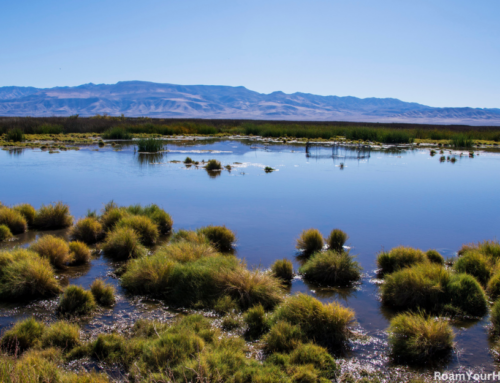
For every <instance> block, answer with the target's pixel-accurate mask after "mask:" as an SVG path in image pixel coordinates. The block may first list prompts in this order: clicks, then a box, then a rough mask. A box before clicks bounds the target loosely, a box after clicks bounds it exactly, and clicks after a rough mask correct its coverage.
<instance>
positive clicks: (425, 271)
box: [381, 264, 487, 316]
mask: <svg viewBox="0 0 500 383" xmlns="http://www.w3.org/2000/svg"><path fill="white" fill-rule="evenodd" d="M381 293H382V294H381V295H382V302H384V303H385V304H387V305H389V306H393V307H395V308H398V309H410V310H416V309H422V310H428V311H430V312H436V313H440V312H450V313H452V314H460V315H469V316H483V315H484V314H485V313H486V311H487V301H486V296H485V293H484V290H483V289H482V287H481V285H480V284H479V283H478V282H477V281H476V279H475V278H474V277H472V276H470V275H467V274H455V273H452V272H451V271H449V270H446V269H444V268H443V267H441V266H439V265H436V264H420V265H416V266H413V267H409V268H405V269H401V270H399V271H396V272H394V273H392V274H390V275H388V276H387V277H386V280H385V283H384V284H383V285H382V286H381Z"/></svg>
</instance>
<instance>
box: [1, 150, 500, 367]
mask: <svg viewBox="0 0 500 383" xmlns="http://www.w3.org/2000/svg"><path fill="white" fill-rule="evenodd" d="M167 148H168V151H167V152H165V153H162V154H156V155H145V154H138V153H136V152H135V146H134V145H133V144H131V143H127V142H123V143H119V144H118V145H116V146H109V145H107V146H105V147H103V148H99V147H97V146H84V147H81V149H80V150H79V151H73V150H71V151H62V152H60V153H48V152H47V151H42V150H40V149H26V150H22V151H0V169H1V180H2V181H1V186H0V201H1V202H2V203H4V204H6V205H13V204H17V203H21V202H28V203H31V204H32V205H33V206H35V207H36V208H38V207H39V206H40V205H41V204H43V203H50V202H55V201H59V200H60V201H63V202H64V203H66V204H68V205H69V206H70V209H71V213H72V214H73V215H74V216H75V217H83V216H84V215H86V213H87V211H88V209H90V210H100V209H101V208H102V207H103V204H104V203H106V202H109V201H110V200H114V202H116V203H117V204H118V205H130V204H137V203H140V204H143V205H144V204H150V203H156V204H158V205H159V206H160V207H162V208H164V209H165V210H166V211H167V212H169V213H170V214H171V216H172V217H173V219H174V229H176V230H178V229H181V228H182V229H195V228H197V227H200V226H205V225H209V224H215V225H226V226H227V227H229V228H230V229H232V230H234V231H235V232H236V234H237V237H238V242H237V256H238V257H240V258H243V259H245V260H246V262H247V263H248V265H249V266H255V267H264V268H265V267H268V266H270V265H271V264H272V263H273V262H274V261H275V260H276V259H281V258H288V259H291V260H293V261H294V262H295V268H296V269H297V268H298V267H299V263H298V262H297V259H296V250H295V240H296V238H297V237H298V235H299V234H300V232H301V231H302V230H304V229H307V228H311V227H314V228H317V229H319V230H320V231H321V232H322V233H323V234H324V235H325V236H326V235H328V233H329V232H330V231H331V230H332V229H333V228H340V229H342V230H344V231H345V232H347V233H348V234H349V240H348V242H347V245H349V246H350V247H351V254H355V255H356V256H357V260H358V261H359V262H360V264H361V266H362V267H363V268H364V274H363V279H362V283H361V284H360V285H359V286H358V287H356V288H354V289H349V290H337V291H335V290H333V289H318V288H315V287H314V286H308V285H307V284H305V283H304V282H303V281H301V280H300V279H295V280H294V281H293V284H292V288H291V291H292V292H293V293H294V292H298V291H301V292H307V293H309V294H312V295H314V296H316V297H317V298H318V299H320V300H322V301H324V302H328V301H332V300H339V301H341V302H342V303H343V304H345V305H347V306H349V307H351V308H352V309H354V311H355V313H356V319H357V322H358V323H359V330H360V331H362V332H363V333H364V334H366V335H367V337H368V338H367V339H368V341H366V342H359V343H355V344H353V348H352V352H351V354H350V355H349V356H348V358H355V359H356V360H358V361H361V362H362V363H368V364H372V365H373V366H375V367H384V366H385V367H386V366H387V365H388V359H387V358H386V353H387V334H386V333H385V330H386V328H387V327H388V324H389V320H390V318H391V317H392V316H393V315H394V313H392V312H390V310H387V309H386V308H383V307H382V305H381V303H380V299H379V296H378V287H377V283H376V282H377V281H376V280H375V277H376V273H375V270H376V263H375V259H376V255H377V253H378V252H380V251H381V250H382V249H386V250H389V249H391V248H392V247H395V246H398V245H405V246H412V247H417V248H421V249H423V250H427V249H437V250H438V251H439V252H440V253H441V254H442V255H443V256H444V257H445V258H446V257H453V256H454V255H455V254H456V251H457V250H458V249H459V248H460V247H461V245H462V244H464V243H470V242H477V241H481V240H485V239H497V238H498V233H499V232H500V218H499V217H500V204H499V203H498V202H497V201H498V190H499V189H500V177H498V174H499V172H498V169H500V155H499V154H496V153H487V152H481V153H480V154H479V155H476V156H475V157H474V158H469V156H468V153H467V152H465V153H464V155H463V156H460V152H453V153H449V152H448V151H445V153H444V155H445V156H452V157H455V158H456V160H457V161H456V162H454V163H453V162H451V161H444V162H440V156H441V155H440V154H438V155H436V156H431V155H430V154H429V150H423V149H421V150H418V149H416V150H392V151H383V150H371V151H367V152H364V153H362V155H360V153H358V152H357V151H355V150H352V151H351V150H345V149H341V150H340V151H339V150H337V151H333V150H332V148H331V147H320V146H314V147H311V148H310V149H309V153H308V154H306V151H305V147H304V145H285V144H283V145H281V144H275V143H273V144H264V143H263V142H261V141H253V142H252V141H246V140H196V141H168V146H167ZM332 153H333V154H335V157H332ZM187 156H189V157H190V158H192V159H193V161H200V162H201V161H203V160H205V161H207V160H209V159H212V158H215V159H217V160H219V161H221V163H222V165H223V166H225V165H230V166H231V169H230V170H227V169H224V170H223V171H221V172H215V173H213V172H212V173H209V172H207V171H206V170H205V169H203V168H202V167H196V166H190V167H187V166H185V165H184V164H183V163H182V161H184V159H185V158H186V157H187ZM358 157H359V158H358ZM266 166H269V167H271V168H273V169H275V171H273V172H269V173H266V172H265V171H264V168H265V167H266ZM56 234H58V235H62V236H64V235H66V233H65V232H64V231H59V232H57V233H56ZM37 235H38V233H36V232H28V233H26V234H24V235H22V236H18V240H17V241H15V242H11V243H9V244H7V245H4V247H6V246H7V247H11V246H14V245H21V246H26V245H27V244H28V243H29V242H32V241H33V240H34V239H35V238H36V236H37ZM113 267H114V265H113V264H112V263H110V262H109V261H107V260H106V259H104V258H102V257H101V258H98V259H94V260H93V261H92V264H91V266H90V267H89V266H86V267H84V266H82V267H81V268H77V269H74V270H72V271H71V274H68V273H66V274H64V275H61V278H65V279H66V280H67V281H69V282H71V283H74V284H79V285H82V286H84V287H88V286H89V285H90V283H91V282H92V280H93V279H94V278H96V277H98V276H103V277H109V276H110V275H112V271H113ZM113 283H114V284H115V285H116V286H117V287H118V292H119V302H118V304H117V305H116V306H115V307H114V308H113V309H109V310H108V311H105V312H103V313H101V315H100V317H99V318H94V319H92V320H90V322H89V323H88V324H87V328H88V329H92V328H100V330H99V331H104V330H109V329H110V328H115V327H117V326H119V325H120V320H123V321H124V322H126V321H133V320H135V319H136V318H137V317H139V316H145V315H147V316H149V317H160V316H165V315H170V314H169V313H168V311H166V310H165V307H163V306H162V304H161V302H155V301H149V300H144V299H140V298H137V297H136V298H133V297H129V296H127V294H125V293H124V292H123V291H122V290H121V289H120V288H119V284H118V283H117V281H116V279H114V280H113ZM54 305H55V301H46V302H38V303H35V304H32V305H30V306H29V307H16V306H15V305H14V306H2V309H0V311H1V313H0V316H1V317H0V326H1V327H2V328H4V327H5V326H9V325H10V324H12V323H13V321H15V320H17V319H18V318H21V317H25V316H27V315H31V314H33V313H36V314H37V315H39V316H44V315H52V312H53V308H54ZM488 323H489V319H488V318H487V317H485V318H484V319H483V320H481V321H470V322H454V323H453V325H454V328H455V332H456V334H457V336H456V342H457V350H458V352H456V353H454V354H453V358H452V360H450V361H449V362H448V363H447V364H446V365H445V366H442V368H443V369H444V370H453V371H459V370H468V369H471V368H473V369H474V370H478V371H486V372H488V371H493V370H495V368H496V367H495V362H494V358H493V356H492V355H491V354H490V351H489V347H490V345H489V340H488V329H487V325H488ZM102 327H105V329H102Z"/></svg>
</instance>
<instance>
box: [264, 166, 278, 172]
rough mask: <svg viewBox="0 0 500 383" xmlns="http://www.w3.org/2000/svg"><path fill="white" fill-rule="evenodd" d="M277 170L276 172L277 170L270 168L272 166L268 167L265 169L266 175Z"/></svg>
mask: <svg viewBox="0 0 500 383" xmlns="http://www.w3.org/2000/svg"><path fill="white" fill-rule="evenodd" d="M275 170H276V169H273V168H272V167H270V166H266V167H265V168H264V171H265V172H266V173H272V172H274V171H275Z"/></svg>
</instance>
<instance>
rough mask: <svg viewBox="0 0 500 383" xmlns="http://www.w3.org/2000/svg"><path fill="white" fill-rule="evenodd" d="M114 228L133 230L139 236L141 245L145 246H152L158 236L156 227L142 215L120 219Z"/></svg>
mask: <svg viewBox="0 0 500 383" xmlns="http://www.w3.org/2000/svg"><path fill="white" fill-rule="evenodd" d="M116 227H117V228H130V229H133V230H134V231H135V232H136V233H137V234H138V235H139V240H140V241H141V243H142V244H143V245H146V246H151V245H154V244H155V243H156V241H157V240H158V237H159V236H160V232H159V230H158V226H157V225H156V224H155V223H153V221H152V220H151V219H150V218H148V217H146V216H142V215H135V216H129V217H125V218H122V219H121V220H120V221H118V223H117V224H116Z"/></svg>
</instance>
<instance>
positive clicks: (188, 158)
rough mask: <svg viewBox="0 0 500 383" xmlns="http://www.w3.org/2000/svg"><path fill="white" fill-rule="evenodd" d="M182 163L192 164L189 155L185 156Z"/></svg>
mask: <svg viewBox="0 0 500 383" xmlns="http://www.w3.org/2000/svg"><path fill="white" fill-rule="evenodd" d="M184 163H185V164H186V165H188V164H189V165H190V164H192V163H193V160H192V159H191V157H186V159H185V160H184Z"/></svg>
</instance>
